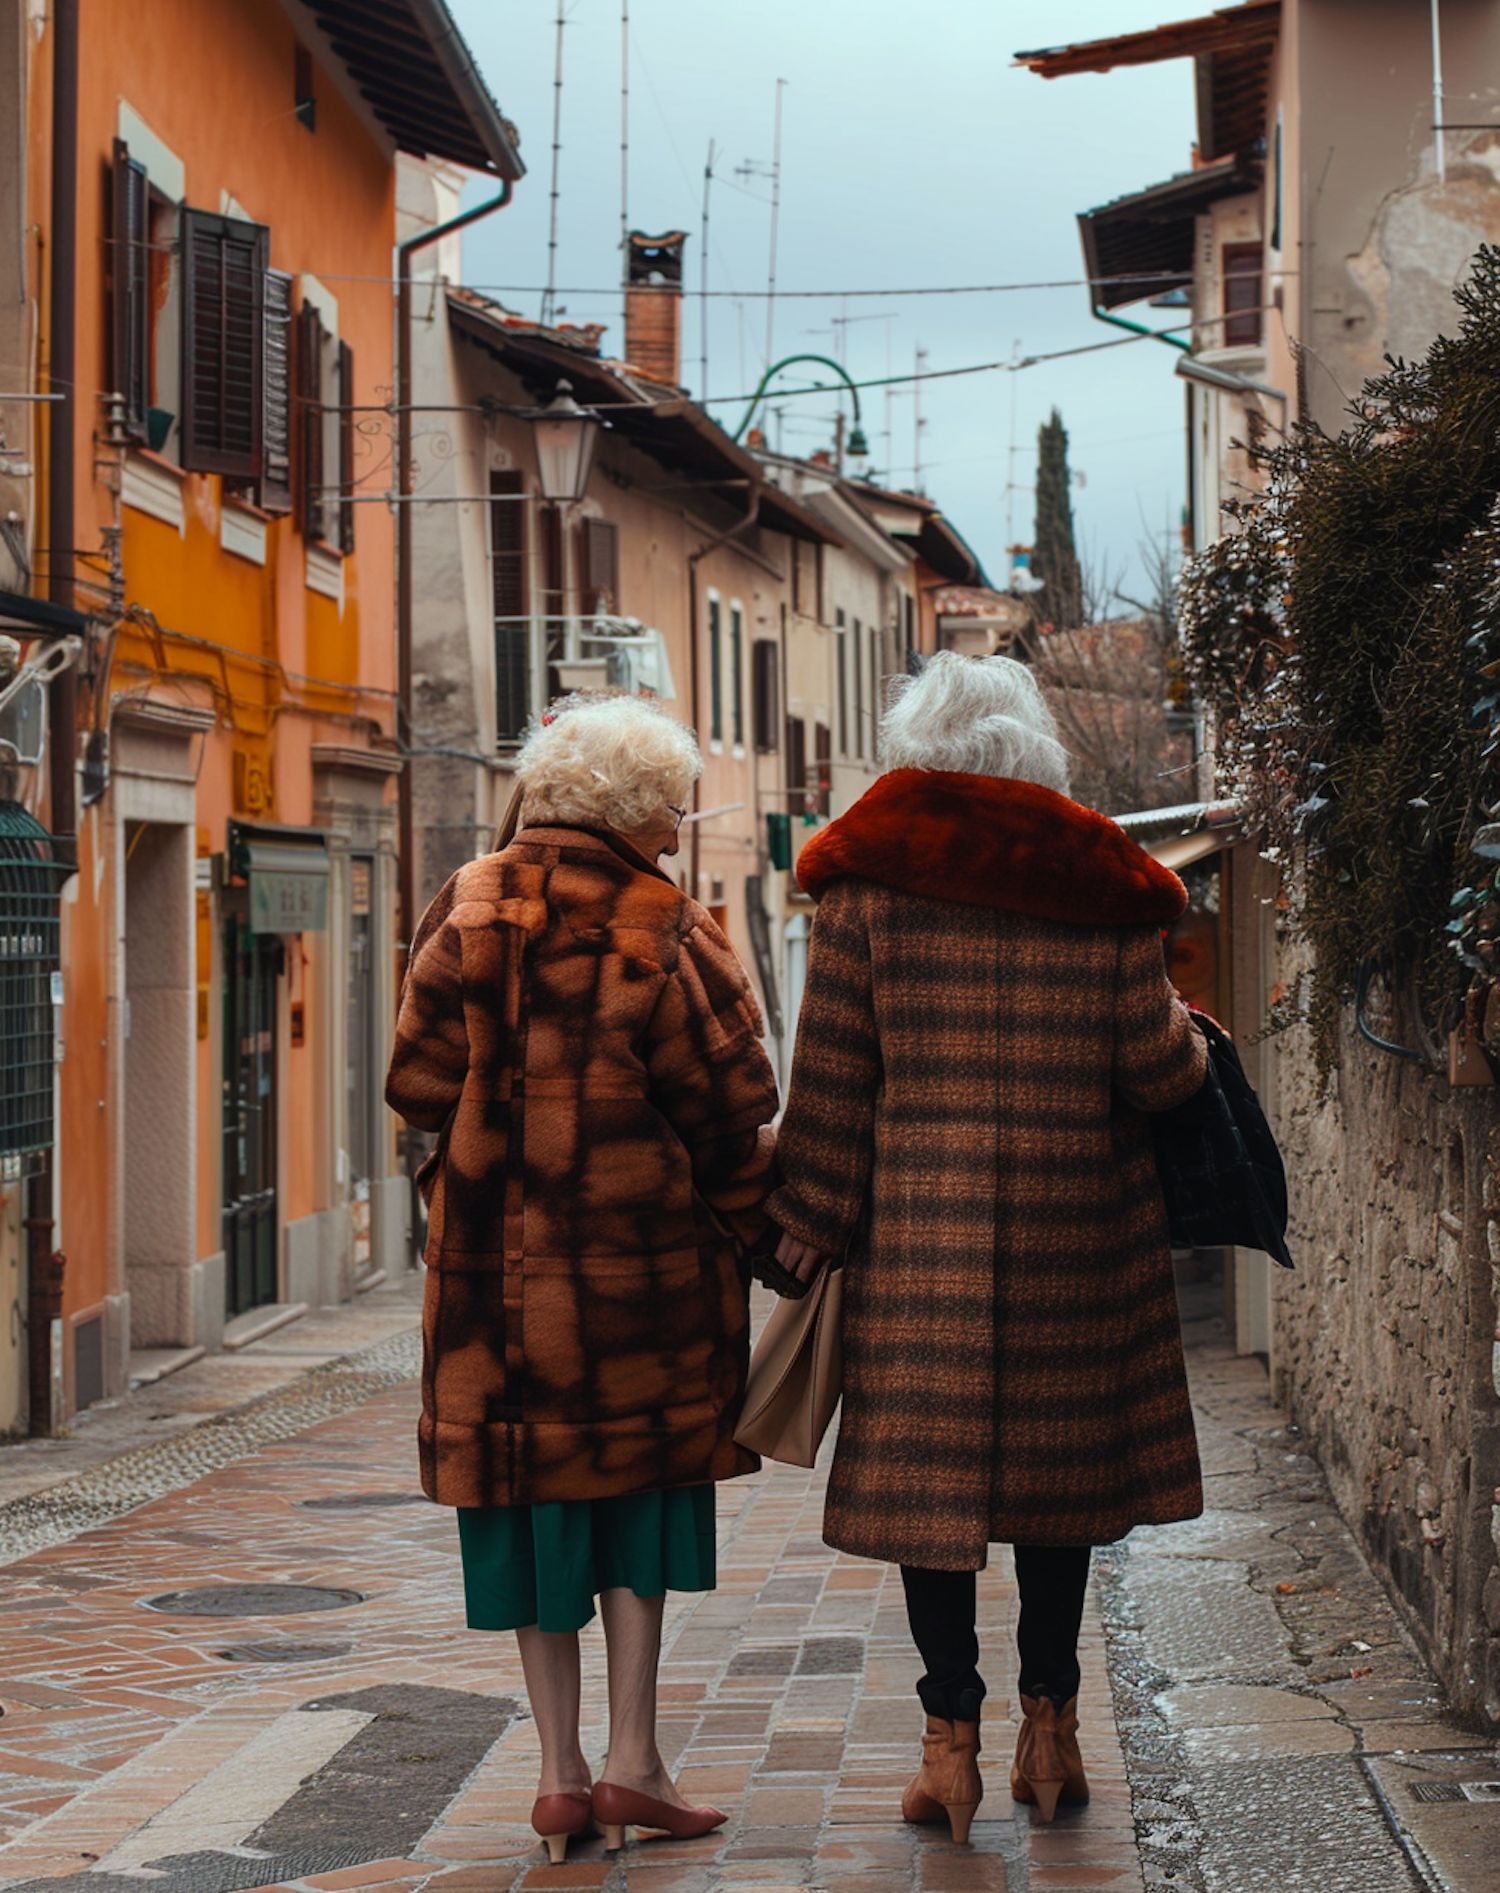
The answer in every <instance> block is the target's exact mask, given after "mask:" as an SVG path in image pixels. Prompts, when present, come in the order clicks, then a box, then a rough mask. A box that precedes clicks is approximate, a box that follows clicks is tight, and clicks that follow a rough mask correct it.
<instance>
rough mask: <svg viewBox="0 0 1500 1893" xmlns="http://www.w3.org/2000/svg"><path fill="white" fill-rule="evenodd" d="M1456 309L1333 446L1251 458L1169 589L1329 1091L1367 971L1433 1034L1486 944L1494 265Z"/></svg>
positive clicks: (1494, 518) (1496, 445) (1498, 360)
mask: <svg viewBox="0 0 1500 1893" xmlns="http://www.w3.org/2000/svg"><path fill="white" fill-rule="evenodd" d="M1456 301H1457V304H1458V310H1459V320H1458V323H1457V326H1456V331H1455V333H1454V334H1452V335H1445V336H1440V337H1439V338H1438V340H1437V341H1436V342H1434V343H1433V345H1432V347H1431V349H1430V350H1429V351H1428V353H1427V354H1426V355H1425V356H1424V357H1423V358H1422V359H1421V360H1420V361H1415V362H1407V361H1402V360H1396V359H1393V358H1389V357H1388V358H1387V359H1388V363H1389V367H1388V370H1387V372H1386V373H1385V374H1383V375H1381V376H1379V377H1377V378H1375V379H1373V380H1371V381H1369V382H1367V383H1366V384H1365V386H1364V388H1363V390H1362V392H1361V393H1360V395H1359V397H1358V398H1357V399H1356V400H1355V401H1354V402H1353V403H1352V404H1351V406H1350V409H1349V413H1348V423H1347V425H1346V426H1345V428H1344V430H1343V431H1342V432H1341V433H1339V434H1338V435H1337V436H1330V435H1327V434H1325V433H1323V432H1322V431H1321V430H1320V429H1318V428H1317V427H1316V426H1313V425H1311V424H1303V425H1301V426H1298V427H1297V428H1296V429H1295V430H1294V431H1293V433H1292V434H1291V436H1290V438H1289V439H1287V440H1285V441H1284V442H1282V443H1280V444H1278V445H1272V446H1266V445H1261V446H1259V447H1256V448H1254V449H1252V452H1253V457H1254V459H1255V461H1256V463H1257V464H1258V466H1259V469H1260V472H1261V476H1262V478H1263V481H1264V491H1263V492H1262V493H1261V494H1260V495H1259V496H1257V497H1256V498H1254V499H1251V500H1249V501H1246V502H1244V503H1241V504H1239V505H1236V506H1234V507H1232V508H1231V509H1230V510H1231V511H1232V512H1233V514H1234V520H1233V522H1232V525H1231V529H1230V531H1229V532H1228V533H1227V534H1226V536H1225V537H1224V538H1223V539H1221V540H1220V541H1219V542H1218V543H1217V544H1216V545H1214V546H1212V547H1210V548H1209V549H1208V550H1207V551H1206V552H1204V553H1202V554H1201V555H1200V556H1199V557H1198V558H1196V559H1195V560H1193V561H1192V562H1191V563H1190V565H1189V566H1188V569H1187V571H1186V572H1185V574H1184V578H1183V587H1182V614H1181V616H1182V628H1183V640H1184V650H1185V657H1186V662H1187V666H1188V672H1189V676H1190V679H1191V681H1192V684H1193V687H1194V689H1195V691H1196V693H1197V695H1198V697H1199V699H1200V700H1201V701H1202V702H1203V704H1204V705H1205V706H1206V707H1207V708H1208V710H1209V711H1210V713H1211V720H1212V723H1213V727H1214V746H1215V762H1216V768H1217V771H1218V774H1219V777H1220V784H1221V787H1222V789H1223V790H1224V791H1225V792H1227V793H1228V794H1230V795H1232V796H1233V797H1234V798H1235V799H1236V800H1238V801H1239V802H1240V803H1241V804H1242V805H1243V807H1244V809H1245V812H1246V815H1247V818H1248V820H1249V822H1250V824H1251V826H1252V828H1253V829H1254V830H1255V831H1257V832H1259V833H1260V835H1261V836H1262V837H1263V846H1264V848H1265V852H1266V853H1267V854H1268V855H1270V856H1271V857H1272V858H1273V859H1277V858H1280V859H1281V860H1283V861H1284V862H1285V863H1286V864H1287V866H1288V868H1289V869H1290V870H1292V872H1291V873H1290V874H1289V882H1290V885H1291V888H1292V890H1293V904H1292V910H1291V911H1292V924H1294V925H1296V926H1298V927H1300V928H1301V929H1303V930H1304V931H1305V933H1306V935H1307V937H1308V939H1309V941H1310V944H1311V946H1312V948H1313V954H1312V961H1313V975H1312V986H1311V990H1310V993H1309V998H1308V1005H1309V1017H1310V1020H1311V1023H1312V1027H1313V1033H1314V1043H1315V1048H1316V1053H1317V1057H1318V1062H1319V1066H1320V1068H1321V1069H1322V1070H1323V1072H1324V1073H1325V1074H1326V1073H1327V1072H1328V1070H1329V1069H1331V1067H1332V1065H1333V1064H1334V1063H1335V1062H1336V1059H1337V1045H1338V1026H1339V1015H1340V1011H1341V1008H1342V1006H1343V1005H1344V1003H1345V1002H1346V1001H1347V1000H1348V999H1349V998H1350V996H1351V995H1352V994H1353V993H1354V992H1355V990H1356V988H1357V987H1358V986H1359V985H1360V983H1361V981H1362V979H1364V978H1368V977H1369V975H1370V973H1371V971H1372V970H1373V971H1374V972H1376V973H1378V974H1379V975H1380V976H1381V978H1382V979H1383V980H1384V982H1385V984H1386V986H1387V988H1388V990H1390V991H1393V992H1397V993H1403V994H1405V995H1406V999H1405V1002H1404V1009H1405V1011H1406V1013H1407V1015H1408V1017H1407V1021H1406V1023H1407V1026H1408V1029H1414V1028H1415V1027H1416V1025H1417V1024H1418V1023H1419V1021H1420V1019H1421V1018H1423V1017H1425V1018H1426V1019H1427V1020H1429V1021H1431V1022H1447V1023H1451V1021H1452V1018H1453V1017H1454V1016H1455V1013H1456V1001H1457V999H1458V997H1459V995H1460V993H1461V991H1462V988H1463V986H1464V984H1465V983H1466V981H1467V978H1468V976H1469V975H1472V974H1473V973H1476V972H1486V971H1488V970H1490V968H1491V965H1492V963H1493V962H1494V961H1495V948H1494V947H1493V946H1491V945H1490V944H1489V943H1490V941H1491V939H1492V938H1493V937H1494V936H1495V934H1496V933H1500V904H1497V902H1496V899H1495V892H1496V887H1497V884H1500V883H1497V877H1496V875H1495V872H1494V870H1495V861H1494V860H1493V859H1489V858H1487V857H1484V856H1474V855H1473V854H1472V853H1471V847H1470V844H1471V843H1472V841H1473V840H1474V839H1475V831H1476V828H1478V827H1480V826H1481V825H1483V824H1486V823H1488V822H1490V821H1491V820H1492V819H1494V818H1495V817H1496V816H1500V682H1497V681H1496V680H1497V679H1500V507H1497V495H1500V250H1496V249H1494V248H1491V247H1488V246H1487V247H1486V248H1484V249H1482V250H1481V251H1480V252H1479V253H1478V255H1477V256H1476V257H1475V259H1474V262H1473V265H1472V269H1471V274H1470V276H1469V279H1468V280H1467V282H1465V284H1464V285H1463V286H1462V288H1460V289H1459V290H1458V291H1457V293H1456ZM1481 845H1484V838H1483V837H1481ZM1455 920H1456V922H1457V925H1456V926H1455V925H1450V923H1452V922H1454V921H1455ZM1453 947H1456V948H1457V952H1456V953H1455V952H1453V951H1451V950H1450V949H1451V948H1453ZM1465 968H1467V973H1466V971H1465ZM1494 970H1496V971H1500V964H1496V965H1495V967H1494Z"/></svg>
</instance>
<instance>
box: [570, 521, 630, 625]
mask: <svg viewBox="0 0 1500 1893" xmlns="http://www.w3.org/2000/svg"><path fill="white" fill-rule="evenodd" d="M581 540H582V543H581V545H580V547H579V552H580V555H581V560H582V564H583V606H584V609H585V610H586V611H618V610H619V608H620V595H619V594H620V578H619V556H620V554H619V541H620V534H619V530H618V528H617V527H616V526H615V524H614V521H613V520H609V519H585V520H584V521H583V522H582V532H581Z"/></svg>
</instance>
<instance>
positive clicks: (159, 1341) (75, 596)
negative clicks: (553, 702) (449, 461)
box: [0, 0, 521, 1431]
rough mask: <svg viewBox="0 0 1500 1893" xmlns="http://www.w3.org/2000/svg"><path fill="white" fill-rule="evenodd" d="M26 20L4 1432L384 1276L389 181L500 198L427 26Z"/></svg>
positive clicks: (223, 17) (392, 1199)
mask: <svg viewBox="0 0 1500 1893" xmlns="http://www.w3.org/2000/svg"><path fill="white" fill-rule="evenodd" d="M33 12H35V10H34V9H30V8H28V7H27V6H26V5H25V4H24V0H4V3H3V4H0V65H3V72H0V105H4V106H8V107H13V108H14V110H15V113H16V115H17V121H18V129H17V132H16V134H15V137H16V144H17V152H16V155H17V156H18V157H21V158H23V159H24V162H23V164H22V166H21V177H22V179H23V183H22V186H21V187H20V188H15V189H12V188H10V186H9V185H7V189H6V192H5V193H0V239H3V241H4V245H5V248H4V254H3V260H0V296H3V300H4V302H5V304H6V312H5V316H4V318H3V321H0V356H3V366H0V515H8V519H9V522H10V526H11V530H10V531H8V532H7V534H6V535H5V543H4V546H3V547H0V628H3V629H4V630H6V631H7V632H8V633H9V635H11V636H13V637H15V638H17V640H18V642H19V644H20V648H21V654H22V658H23V669H22V673H20V674H18V675H17V676H15V677H13V678H11V679H10V685H9V686H7V684H6V671H5V668H4V667H3V666H0V811H3V810H5V809H10V810H11V811H13V815H12V823H11V825H12V827H16V826H17V825H24V823H25V822H27V821H29V822H31V823H33V824H34V825H35V826H36V828H37V829H38V830H45V831H47V832H49V833H50V834H51V835H53V836H54V837H56V840H55V842H54V844H53V845H52V847H51V849H49V848H48V846H47V844H46V843H45V842H38V843H36V844H35V847H34V852H35V853H36V854H37V855H38V856H45V855H47V854H49V853H52V854H55V855H57V856H58V857H60V858H61V860H62V861H63V863H64V865H65V866H66V865H68V864H70V863H76V872H73V873H71V874H68V875H67V876H66V878H63V876H62V873H61V872H60V871H59V872H58V873H57V874H56V876H55V878H56V879H57V880H59V881H61V901H60V922H61V925H60V934H59V953H58V961H59V964H58V965H57V968H56V970H57V972H58V973H59V974H60V979H59V980H54V981H52V983H51V987H50V993H49V994H48V995H47V997H49V998H50V1001H51V1023H52V1026H53V1027H54V1032H53V1043H52V1046H51V1048H50V1049H51V1054H52V1063H53V1066H54V1087H55V1090H54V1095H55V1122H54V1127H53V1132H52V1142H51V1148H50V1149H43V1148H31V1149H12V1150H7V1149H4V1148H0V1169H3V1174H0V1199H3V1200H0V1286H3V1287H4V1289H5V1290H6V1291H7V1293H8V1296H9V1299H10V1301H11V1304H12V1315H13V1318H12V1319H11V1320H10V1321H9V1322H8V1323H6V1324H4V1326H3V1328H0V1333H5V1332H6V1331H7V1330H8V1331H9V1332H8V1338H6V1339H0V1431H3V1430H5V1429H7V1428H9V1427H15V1426H17V1425H19V1424H22V1423H24V1421H25V1419H26V1417H27V1416H28V1414H29V1416H30V1418H31V1422H32V1424H33V1426H35V1425H36V1424H37V1421H38V1417H39V1416H41V1417H43V1418H44V1419H45V1420H46V1421H47V1423H49V1424H51V1423H56V1422H57V1421H58V1420H59V1419H60V1418H61V1417H62V1415H63V1414H64V1413H65V1412H67V1411H71V1410H72V1409H73V1408H74V1407H76V1406H78V1405H81V1404H84V1403H86V1402H87V1401H89V1400H91V1399H95V1398H98V1397H99V1396H100V1395H102V1394H106V1393H111V1392H116V1391H119V1390H120V1389H122V1388H123V1387H124V1386H125V1385H126V1383H127V1380H128V1378H129V1376H130V1374H131V1372H132V1356H134V1364H133V1365H134V1371H135V1372H136V1373H137V1374H140V1373H146V1374H150V1373H153V1372H155V1371H159V1370H160V1368H161V1367H162V1366H164V1365H167V1364H169V1363H170V1360H171V1359H172V1358H173V1357H175V1356H180V1354H181V1352H182V1351H183V1350H188V1349H200V1348H213V1347H215V1346H218V1345H221V1344H223V1343H224V1342H225V1339H226V1333H225V1331H226V1323H228V1324H230V1325H229V1330H228V1337H227V1339H228V1342H229V1344H231V1345H232V1344H233V1343H234V1342H235V1340H236V1339H242V1338H243V1337H244V1335H245V1334H246V1332H247V1330H248V1329H254V1328H258V1327H259V1328H263V1327H264V1325H265V1324H266V1322H267V1320H270V1319H279V1318H289V1316H290V1313H291V1312H292V1311H295V1310H297V1309H298V1308H300V1307H301V1306H304V1305H312V1304H316V1303H320V1302H326V1301H329V1300H335V1299H341V1298H343V1297H346V1296H348V1295H349V1294H352V1293H353V1292H355V1291H356V1290H357V1289H358V1288H359V1287H360V1286H362V1285H364V1284H367V1283H368V1282H370V1281H372V1280H374V1279H377V1278H378V1275H379V1273H380V1270H381V1268H382V1266H383V1265H384V1264H385V1263H386V1262H389V1263H391V1264H392V1265H393V1266H404V1265H405V1260H406V1250H407V1215H408V1200H407V1185H406V1183H405V1180H404V1176H403V1175H401V1174H400V1166H399V1164H398V1161H397V1153H396V1147H395V1136H394V1130H393V1127H392V1125H391V1123H390V1120H389V1119H388V1117H387V1116H386V1114H385V1113H384V1111H383V1109H382V1108H381V1106H380V1102H379V1089H380V1075H381V1073H382V1071H383V1067H384V1063H385V1051H386V1042H387V1038H388V1034H389V1029H390V1020H391V1017H392V1014H393V1007H394V993H395V979H396V976H397V970H398V967H397V949H398V943H399V937H400V925H399V922H400V915H399V910H398V905H397V892H398V875H397V869H396V854H395V851H396V834H397V823H396V796H397V792H398V777H399V773H400V770H401V763H402V758H401V751H400V743H399V729H398V716H397V708H398V688H399V681H400V680H399V677H398V655H397V638H396V623H395V587H396V576H395V553H396V531H395V525H394V515H395V508H394V507H393V506H392V505H391V504H386V503H382V501H383V500H388V499H389V494H390V489H391V488H393V487H394V486H395V484H396V481H395V478H394V475H393V471H392V468H393V462H394V417H393V413H392V410H391V402H392V393H391V391H392V389H393V387H394V386H395V382H396V371H395V363H394V359H393V336H394V335H395V332H396V325H395V321H394V299H393V280H392V279H393V270H392V258H393V247H394V244H395V240H396V212H395V178H396V168H395V167H396V154H397V151H398V150H408V151H416V152H419V153H422V154H430V155H434V156H439V157H442V158H444V159H447V160H448V161H450V162H452V163H455V164H459V165H463V166H467V167H469V168H471V169H476V170H487V171H489V172H491V173H492V174H494V175H495V176H497V177H498V178H501V179H506V180H511V179H514V178H516V177H517V176H519V175H520V169H521V167H520V163H519V160H518V158H517V156H516V152H515V138H514V133H513V131H512V130H511V128H510V127H509V126H508V125H506V123H505V121H504V120H502V119H501V118H500V116H499V113H498V111H497V109H496V107H495V105H494V103H493V101H492V100H491V99H490V97H489V95H488V94H487V92H486V91H485V90H484V88H483V86H482V84H481V83H480V82H479V80H478V78H477V75H476V74H475V73H474V71H473V68H472V66H471V65H470V64H469V63H468V61H467V55H466V53H465V52H464V49H463V46H462V42H461V41H459V40H458V39H457V36H456V34H455V33H454V31H453V27H452V22H451V19H449V18H448V16H447V13H446V9H445V8H444V7H443V6H442V5H441V0H395V4H391V5H387V6H383V7H382V8H380V9H371V8H366V7H361V6H357V5H353V4H347V3H346V0H326V3H324V0H318V3H316V4H307V5H303V4H301V0H286V4H284V5H275V4H271V5H268V4H265V3H264V0H142V3H141V4H139V5H136V6H133V7H130V8H124V7H119V6H116V5H112V4H110V3H109V0H58V4H55V5H54V6H52V7H50V8H49V9H48V13H47V17H46V19H45V21H41V20H40V18H39V17H38V19H37V21H36V22H35V23H33V22H32V20H31V17H30V16H31V14H32V13H33ZM70 163H71V164H72V165H74V166H76V181H70V179H69V175H68V171H69V165H70ZM7 223H8V225H9V227H3V226H4V225H5V224H7ZM69 251H70V252H71V271H69V270H68V269H66V268H65V267H64V257H65V253H67V252H69ZM70 283H71V303H70V299H69V284H70ZM70 331H71V333H70ZM58 396H60V397H61V399H56V398H55V397H58ZM70 515H71V517H70ZM0 649H3V647H0ZM39 667H40V668H39ZM44 669H45V670H50V671H55V672H56V673H57V674H56V675H55V676H54V677H53V678H52V679H51V680H50V681H48V680H47V679H46V678H45V677H44V676H43V674H42V673H43V670H44ZM28 670H30V671H33V672H35V673H36V674H35V676H34V677H31V678H30V679H28V676H27V675H26V674H25V672H26V671H28ZM7 688H9V695H8V696H7V694H6V691H7ZM17 690H19V691H20V693H21V694H19V695H18V694H17ZM28 692H29V694H28ZM41 701H45V703H46V706H47V710H48V712H49V722H50V727H49V729H48V734H47V743H46V751H47V753H46V755H45V756H43V757H35V754H34V752H35V745H32V746H31V747H30V748H28V747H27V746H26V744H25V742H24V741H19V742H18V741H11V742H9V743H7V740H6V739H7V735H8V734H14V733H15V731H16V730H17V729H19V728H20V725H19V723H18V722H17V718H18V716H19V715H20V711H19V710H18V709H17V706H18V705H19V706H20V708H21V710H24V709H25V708H26V706H27V705H29V704H31V703H33V702H41ZM32 720H33V724H34V722H35V718H34V717H33V719H32ZM4 832H5V828H4V823H3V822H0V835H3V834H4ZM28 832H29V831H28ZM23 845H24V846H26V847H30V846H32V844H30V843H25V844H23ZM14 852H15V848H14V847H13V848H12V853H14ZM3 875H4V863H3V861H0V879H3ZM12 878H14V876H13V877H12ZM32 878H33V879H35V878H37V877H36V876H35V875H33V877H32ZM3 902H4V894H3V889H0V906H3ZM0 920H3V915H0ZM38 990H40V989H38ZM3 1029H4V1028H3V1025H0V1030H3ZM34 1036H35V1035H33V1037H34ZM16 1141H17V1138H16V1137H12V1139H11V1142H12V1143H15V1142H16ZM34 1141H35V1140H34V1139H33V1142H34ZM49 1218H50V1221H51V1223H52V1225H53V1226H52V1228H51V1229H50V1231H41V1230H39V1228H38V1225H39V1224H41V1223H43V1222H45V1221H46V1220H49ZM28 1220H29V1222H30V1225H31V1226H30V1229H29V1230H28V1229H27V1228H26V1227H25V1225H26V1223H27V1222H28ZM54 1252H56V1254H57V1256H59V1257H60V1258H65V1259H64V1260H61V1261H59V1262H53V1260H52V1257H53V1253H54ZM59 1277H60V1300H59ZM15 1315H19V1316H20V1317H21V1320H20V1321H19V1322H18V1321H17V1320H16V1319H15V1318H14V1317H15ZM43 1323H45V1325H46V1330H47V1332H46V1334H45V1336H42V1335H41V1328H42V1324H43ZM22 1334H28V1335H29V1338H30V1346H29V1348H27V1347H26V1346H25V1343H24V1342H23V1341H22V1340H21V1339H20V1336H21V1335H22ZM39 1340H40V1341H41V1342H42V1343H44V1344H43V1345H39ZM7 1350H8V1351H7ZM43 1381H46V1382H47V1384H46V1385H43V1384H41V1383H42V1382H43Z"/></svg>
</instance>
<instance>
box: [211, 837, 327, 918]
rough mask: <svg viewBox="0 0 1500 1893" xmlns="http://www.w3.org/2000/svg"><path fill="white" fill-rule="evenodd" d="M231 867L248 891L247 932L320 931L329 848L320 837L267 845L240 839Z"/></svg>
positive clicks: (263, 841)
mask: <svg viewBox="0 0 1500 1893" xmlns="http://www.w3.org/2000/svg"><path fill="white" fill-rule="evenodd" d="M234 868H235V872H236V873H237V874H242V875H243V876H244V877H245V879H246V881H247V882H248V883H249V888H250V931H251V932H252V933H322V932H324V931H325V930H326V928H327V926H328V850H327V849H326V848H325V847H324V846H323V838H322V836H321V835H319V836H310V837H309V838H308V840H307V841H285V840H275V841H269V840H266V839H264V838H263V837H260V836H256V835H246V836H242V837H241V839H240V841H239V844H238V845H237V847H236V848H235V850H234Z"/></svg>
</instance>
